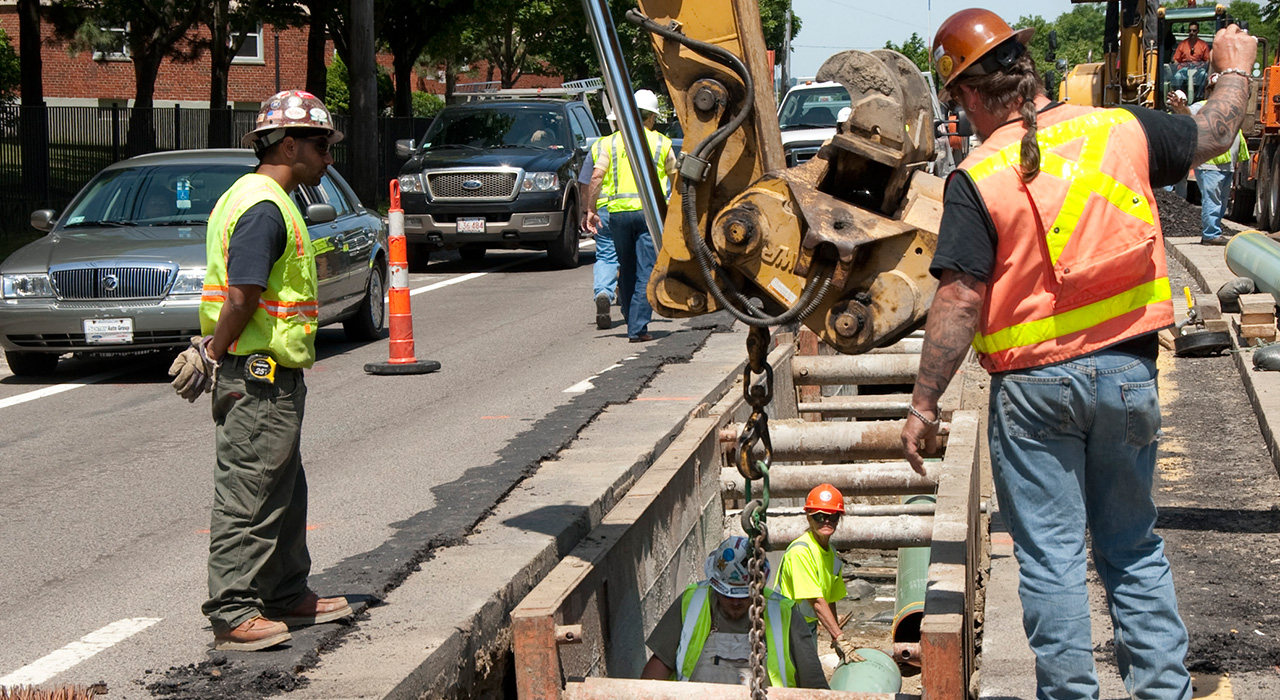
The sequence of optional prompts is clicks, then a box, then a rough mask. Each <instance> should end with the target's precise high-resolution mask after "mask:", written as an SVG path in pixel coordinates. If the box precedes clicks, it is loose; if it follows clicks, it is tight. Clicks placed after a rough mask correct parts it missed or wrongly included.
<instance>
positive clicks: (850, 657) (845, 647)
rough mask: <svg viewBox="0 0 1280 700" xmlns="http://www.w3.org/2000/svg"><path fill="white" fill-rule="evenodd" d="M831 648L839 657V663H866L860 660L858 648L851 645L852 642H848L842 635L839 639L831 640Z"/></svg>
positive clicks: (862, 659)
mask: <svg viewBox="0 0 1280 700" xmlns="http://www.w3.org/2000/svg"><path fill="white" fill-rule="evenodd" d="M831 646H832V647H834V648H835V650H836V656H839V657H840V663H842V664H852V663H857V662H859V661H866V659H864V658H862V656H861V655H860V654H859V653H858V651H857V650H858V648H857V647H855V646H854V645H853V642H851V641H849V638H848V637H845V636H844V635H840V636H839V637H836V638H835V639H833V640H831Z"/></svg>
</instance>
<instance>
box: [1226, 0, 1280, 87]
mask: <svg viewBox="0 0 1280 700" xmlns="http://www.w3.org/2000/svg"><path fill="white" fill-rule="evenodd" d="M1270 5H1271V4H1270V3H1268V7H1263V6H1260V5H1259V4H1258V3H1256V2H1249V1H1248V0H1235V1H1234V2H1232V3H1231V4H1230V5H1228V6H1227V14H1229V15H1231V16H1232V17H1235V18H1236V19H1238V20H1240V21H1241V22H1243V23H1244V25H1245V26H1247V27H1248V29H1249V33H1250V34H1252V35H1254V36H1256V37H1261V38H1263V39H1266V49H1267V50H1266V53H1267V54H1268V55H1266V56H1264V55H1262V51H1259V52H1258V53H1259V55H1258V63H1260V64H1261V65H1259V66H1258V68H1259V70H1261V69H1262V68H1266V67H1267V66H1268V65H1270V64H1271V63H1272V62H1273V61H1274V59H1275V56H1276V46H1277V42H1280V13H1277V12H1276V11H1275V9H1274V8H1273V7H1271V6H1270ZM1269 9H1270V12H1268V10H1269ZM1259 48H1261V47H1259Z"/></svg>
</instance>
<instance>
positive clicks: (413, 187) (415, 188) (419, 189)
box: [400, 175, 427, 194]
mask: <svg viewBox="0 0 1280 700" xmlns="http://www.w3.org/2000/svg"><path fill="white" fill-rule="evenodd" d="M400 191H401V192H408V193H412V194H425V193H426V191H427V190H426V188H425V187H423V186H422V176H421V175H401V176H400Z"/></svg>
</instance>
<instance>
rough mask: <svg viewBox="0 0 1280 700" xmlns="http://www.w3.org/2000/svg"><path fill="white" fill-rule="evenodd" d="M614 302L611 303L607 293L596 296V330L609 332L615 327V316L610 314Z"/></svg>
mask: <svg viewBox="0 0 1280 700" xmlns="http://www.w3.org/2000/svg"><path fill="white" fill-rule="evenodd" d="M612 305H613V302H611V301H609V294H608V293H607V292H600V293H599V294H597V295H596V328H598V329H600V330H602V331H607V330H609V329H610V328H612V327H613V316H612V315H611V314H610V313H609V307H610V306H612Z"/></svg>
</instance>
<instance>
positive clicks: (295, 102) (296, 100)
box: [287, 95, 302, 107]
mask: <svg viewBox="0 0 1280 700" xmlns="http://www.w3.org/2000/svg"><path fill="white" fill-rule="evenodd" d="M287 104H288V105H289V106H290V107H297V106H299V105H301V104H302V98H301V97H298V96H297V95H293V96H292V97H290V98H289V100H288V102H287Z"/></svg>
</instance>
